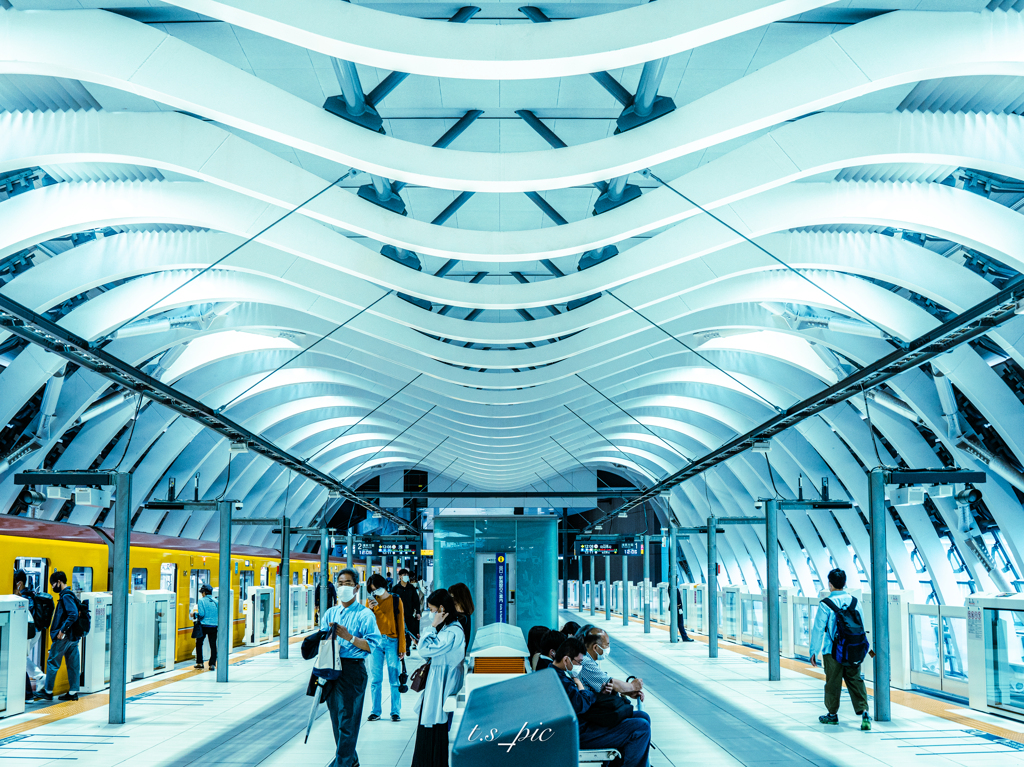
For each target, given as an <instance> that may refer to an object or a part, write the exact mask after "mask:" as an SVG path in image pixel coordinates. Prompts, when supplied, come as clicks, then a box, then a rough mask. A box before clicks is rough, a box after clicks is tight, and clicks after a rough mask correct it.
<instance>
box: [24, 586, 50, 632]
mask: <svg viewBox="0 0 1024 767" xmlns="http://www.w3.org/2000/svg"><path fill="white" fill-rule="evenodd" d="M53 611H54V605H53V597H51V596H50V595H49V594H46V593H42V594H39V593H33V594H32V597H31V599H30V600H29V612H31V613H32V622H33V623H34V624H35V626H36V630H37V631H40V632H43V631H46V630H47V629H49V628H50V623H52V622H53Z"/></svg>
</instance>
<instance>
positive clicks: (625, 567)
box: [621, 554, 629, 626]
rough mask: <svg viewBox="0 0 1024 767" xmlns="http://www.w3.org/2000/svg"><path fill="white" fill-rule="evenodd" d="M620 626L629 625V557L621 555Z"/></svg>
mask: <svg viewBox="0 0 1024 767" xmlns="http://www.w3.org/2000/svg"><path fill="white" fill-rule="evenodd" d="M621 583H622V625H623V626H628V625H629V557H627V556H626V555H625V554H623V555H622V581H621Z"/></svg>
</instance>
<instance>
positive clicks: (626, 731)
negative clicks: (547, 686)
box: [550, 637, 651, 767]
mask: <svg viewBox="0 0 1024 767" xmlns="http://www.w3.org/2000/svg"><path fill="white" fill-rule="evenodd" d="M587 657H588V655H587V648H586V647H585V646H584V644H583V642H581V641H580V640H579V639H576V638H575V637H572V638H569V639H566V640H565V641H564V642H562V644H560V645H559V646H558V649H557V650H556V651H555V661H554V663H553V664H552V665H551V666H550V668H551V669H554V671H555V672H556V673H557V674H558V678H559V680H560V681H561V682H562V687H563V688H564V689H565V694H566V696H567V697H568V698H569V705H571V706H572V708H573V711H575V712H576V718H577V719H578V720H579V728H580V748H581V749H584V748H593V749H601V748H614V749H615V750H617V751H618V752H619V754H620V755H621V756H622V767H646V765H647V764H648V756H649V752H650V747H651V722H650V720H649V719H645V718H642V717H632V718H629V719H626V720H625V721H623V722H620V723H619V724H617V725H615V726H614V727H601V726H599V725H596V724H594V723H593V722H587V721H585V720H584V718H583V716H582V715H583V714H586V712H587V710H588V709H589V708H590V707H591V706H593V705H594V702H595V701H596V700H597V696H596V695H595V694H594V692H593V690H591V689H589V688H588V687H587V686H586V685H584V684H583V682H581V681H580V678H579V677H580V672H581V670H582V667H583V664H584V663H585V662H586V659H587Z"/></svg>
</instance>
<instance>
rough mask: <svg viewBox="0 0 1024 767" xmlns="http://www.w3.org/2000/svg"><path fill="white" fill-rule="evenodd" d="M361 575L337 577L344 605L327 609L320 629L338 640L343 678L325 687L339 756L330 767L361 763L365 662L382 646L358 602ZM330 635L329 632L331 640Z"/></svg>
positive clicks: (373, 621)
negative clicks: (359, 746)
mask: <svg viewBox="0 0 1024 767" xmlns="http://www.w3.org/2000/svg"><path fill="white" fill-rule="evenodd" d="M358 586H359V573H358V572H356V571H355V570H352V569H351V568H347V567H346V568H345V569H344V570H342V571H341V573H339V575H338V599H339V600H340V602H341V604H339V605H337V606H335V607H331V608H328V609H327V610H324V613H323V615H322V616H321V618H320V630H321V631H324V632H332V631H333V632H334V635H335V636H336V637H337V638H338V658H339V659H340V662H341V671H342V674H341V677H340V678H339V679H332V680H330V681H328V682H327V683H326V684H325V685H324V691H323V697H324V699H325V700H326V701H327V709H328V711H330V714H331V725H332V727H333V729H334V742H335V744H336V745H337V753H336V754H335V757H334V761H333V762H331V763H330V765H328V767H355V766H356V765H358V764H359V756H358V755H357V754H356V740H357V739H358V738H359V720H360V717H361V716H362V714H363V697H364V696H365V695H366V665H365V663H364V659H365V658H366V656H368V655H370V654H371V653H372V652H373V651H374V649H375V648H376V647H377V646H379V645H380V642H381V636H380V631H379V630H378V629H377V620H376V618H374V616H373V613H372V612H371V611H370V610H368V609H367V608H365V607H363V605H361V604H359V602H358V601H357V600H356V593H357V589H358ZM329 636H330V633H328V637H329Z"/></svg>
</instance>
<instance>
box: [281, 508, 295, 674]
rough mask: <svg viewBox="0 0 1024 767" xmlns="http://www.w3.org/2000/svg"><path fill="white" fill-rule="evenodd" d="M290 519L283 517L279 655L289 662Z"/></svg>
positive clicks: (290, 596) (290, 611)
mask: <svg viewBox="0 0 1024 767" xmlns="http://www.w3.org/2000/svg"><path fill="white" fill-rule="evenodd" d="M289 524H290V523H289V522H288V517H281V584H280V588H281V636H280V637H279V640H280V641H279V642H278V647H279V650H278V654H279V656H280V658H281V660H288V635H289V634H290V633H291V614H292V610H291V598H292V595H291V588H292V559H291V557H292V551H291V549H292V534H291V533H292V531H291V528H290V527H288V525H289Z"/></svg>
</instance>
